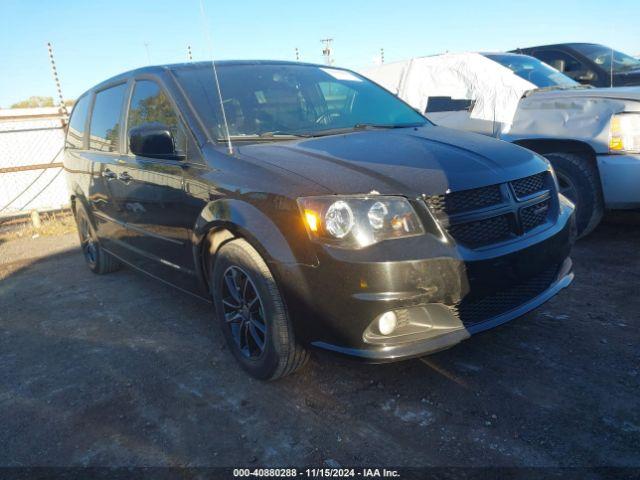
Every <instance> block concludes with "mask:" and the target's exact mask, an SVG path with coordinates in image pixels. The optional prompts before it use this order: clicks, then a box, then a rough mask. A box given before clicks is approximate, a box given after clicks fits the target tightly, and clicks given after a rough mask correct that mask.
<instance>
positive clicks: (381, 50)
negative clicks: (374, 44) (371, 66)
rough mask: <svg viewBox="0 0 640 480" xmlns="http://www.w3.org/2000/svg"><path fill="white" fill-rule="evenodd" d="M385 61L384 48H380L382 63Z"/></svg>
mask: <svg viewBox="0 0 640 480" xmlns="http://www.w3.org/2000/svg"><path fill="white" fill-rule="evenodd" d="M383 63H384V48H381V49H380V65H382V64H383Z"/></svg>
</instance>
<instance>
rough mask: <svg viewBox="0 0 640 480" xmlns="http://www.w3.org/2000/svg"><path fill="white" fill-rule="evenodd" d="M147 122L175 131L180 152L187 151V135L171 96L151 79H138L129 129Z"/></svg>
mask: <svg viewBox="0 0 640 480" xmlns="http://www.w3.org/2000/svg"><path fill="white" fill-rule="evenodd" d="M146 123H159V124H162V125H164V126H166V127H168V128H169V130H170V131H171V133H173V138H174V140H175V142H176V150H177V151H178V152H183V153H184V152H186V135H185V129H184V128H183V127H182V124H181V122H180V118H179V117H178V114H177V113H176V111H175V109H174V108H173V105H172V104H171V101H170V100H169V97H167V95H166V94H165V93H164V91H163V90H162V89H161V88H160V86H159V85H158V84H157V83H156V82H153V81H151V80H140V81H137V82H136V84H135V87H134V90H133V96H132V97H131V106H130V108H129V118H128V120H127V129H128V130H131V129H132V128H134V127H139V126H140V125H144V124H146Z"/></svg>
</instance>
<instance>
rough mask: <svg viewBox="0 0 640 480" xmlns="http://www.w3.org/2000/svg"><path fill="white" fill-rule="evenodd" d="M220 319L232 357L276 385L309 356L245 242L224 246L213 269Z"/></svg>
mask: <svg viewBox="0 0 640 480" xmlns="http://www.w3.org/2000/svg"><path fill="white" fill-rule="evenodd" d="M211 270H212V271H211V275H210V278H211V282H210V283H211V296H212V298H213V303H214V307H215V312H216V317H217V319H218V322H219V324H220V327H221V328H222V332H223V335H224V337H225V339H226V341H227V344H228V345H229V348H230V349H231V351H232V353H233V355H234V357H235V358H236V360H237V361H238V362H239V363H240V365H241V366H242V368H244V369H245V370H246V371H247V372H248V373H249V374H250V375H252V376H253V377H255V378H258V379H261V380H275V379H277V378H281V377H284V376H286V375H289V374H291V373H293V372H295V371H296V370H298V369H300V368H301V367H302V366H303V365H304V364H305V363H306V361H307V360H308V358H309V354H308V352H307V351H306V350H305V349H304V348H303V347H302V346H301V345H300V344H298V343H297V342H296V340H295V337H294V334H293V328H292V325H291V321H290V319H289V316H288V314H287V310H286V307H285V305H284V301H283V299H282V297H281V295H280V292H279V290H278V286H277V284H276V281H275V279H274V278H273V275H272V274H271V272H270V271H269V268H268V267H267V264H266V263H265V262H264V260H263V259H262V257H261V256H260V254H259V253H258V252H257V251H256V250H255V249H254V248H253V247H252V246H251V245H250V244H249V243H248V242H246V241H245V240H242V239H237V240H232V241H229V242H227V243H225V244H224V245H223V246H222V247H221V248H220V249H219V250H218V252H217V254H216V256H215V262H214V264H213V267H212V268H211Z"/></svg>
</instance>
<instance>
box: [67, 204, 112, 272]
mask: <svg viewBox="0 0 640 480" xmlns="http://www.w3.org/2000/svg"><path fill="white" fill-rule="evenodd" d="M73 213H74V216H75V219H76V225H77V227H78V236H79V237H80V248H81V249H82V255H83V256H84V259H85V262H87V267H89V270H91V271H92V272H93V273H96V274H98V275H103V274H105V273H111V272H115V271H116V270H119V269H120V268H121V267H122V264H121V263H120V261H119V260H118V259H117V258H115V257H114V256H112V255H111V254H109V253H108V252H105V251H104V249H103V248H102V247H101V246H100V242H99V240H98V235H97V234H96V232H95V229H94V228H93V224H92V223H91V220H90V219H89V214H88V213H87V211H86V209H85V208H84V206H83V205H82V204H78V203H76V205H75V208H74V210H73Z"/></svg>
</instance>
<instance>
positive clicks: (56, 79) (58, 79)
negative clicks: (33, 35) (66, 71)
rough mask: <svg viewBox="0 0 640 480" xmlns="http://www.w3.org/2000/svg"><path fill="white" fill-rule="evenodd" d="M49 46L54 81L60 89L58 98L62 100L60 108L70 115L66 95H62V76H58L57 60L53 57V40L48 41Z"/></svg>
mask: <svg viewBox="0 0 640 480" xmlns="http://www.w3.org/2000/svg"><path fill="white" fill-rule="evenodd" d="M47 48H48V49H49V61H50V62H51V72H52V73H53V81H54V82H55V83H56V89H57V90H58V100H59V102H60V110H61V111H62V113H64V114H65V115H66V116H69V112H68V110H67V106H66V105H65V103H64V97H63V96H62V88H61V87H60V78H58V69H57V68H56V61H55V60H54V59H53V47H52V46H51V42H47Z"/></svg>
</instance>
